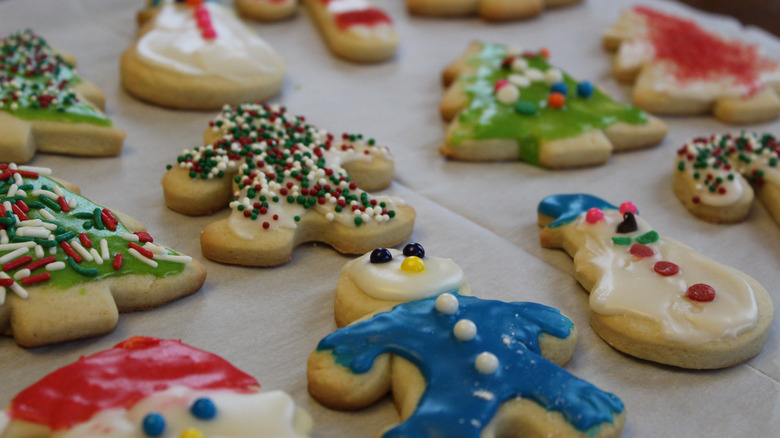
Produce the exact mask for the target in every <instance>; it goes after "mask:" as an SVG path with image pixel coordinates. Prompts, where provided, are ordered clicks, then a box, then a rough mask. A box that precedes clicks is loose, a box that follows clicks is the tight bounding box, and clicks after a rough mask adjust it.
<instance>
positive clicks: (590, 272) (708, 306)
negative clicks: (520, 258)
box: [539, 194, 774, 369]
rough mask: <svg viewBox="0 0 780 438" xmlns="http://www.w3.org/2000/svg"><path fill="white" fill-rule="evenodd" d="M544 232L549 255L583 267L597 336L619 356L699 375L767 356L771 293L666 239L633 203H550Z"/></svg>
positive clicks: (584, 199) (562, 198)
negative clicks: (562, 254)
mask: <svg viewBox="0 0 780 438" xmlns="http://www.w3.org/2000/svg"><path fill="white" fill-rule="evenodd" d="M539 224H540V225H542V226H544V228H543V229H542V231H541V243H542V246H544V247H546V248H563V249H564V250H565V251H566V252H567V253H568V254H569V255H570V256H572V258H573V259H574V263H575V268H576V269H575V272H576V274H575V275H576V278H577V281H579V283H580V284H581V285H582V287H584V288H585V289H586V290H587V291H588V292H589V293H590V308H591V311H590V322H591V325H592V326H593V330H594V331H595V332H596V333H597V334H598V335H599V336H601V338H603V339H604V340H605V341H606V342H607V343H608V344H610V345H611V346H613V347H614V348H616V349H618V350H620V351H622V352H624V353H627V354H630V355H632V356H635V357H638V358H641V359H647V360H651V361H654V362H659V363H663V364H667V365H674V366H678V367H682V368H692V369H709V368H724V367H729V366H732V365H736V364H738V363H740V362H744V361H746V360H748V359H750V358H751V357H753V356H755V355H756V354H758V353H759V352H760V351H761V349H762V348H763V346H764V343H765V342H766V339H767V335H768V334H769V328H770V325H771V323H772V317H773V314H774V310H773V307H772V300H771V298H770V297H769V295H768V294H767V291H766V289H764V287H763V286H761V285H760V284H759V283H758V282H757V281H756V280H754V279H753V278H751V277H749V276H748V275H746V274H745V273H743V272H741V271H738V270H736V269H734V268H731V267H728V266H725V265H722V264H720V263H718V262H716V261H714V260H712V259H710V258H709V257H707V256H705V255H703V254H700V253H698V252H696V251H695V250H694V249H692V248H690V247H687V246H685V245H683V244H681V243H679V242H676V241H674V240H672V239H669V238H667V237H663V236H661V235H660V234H659V233H658V232H657V231H655V230H654V229H653V228H652V227H651V226H650V225H649V224H648V223H647V222H645V221H644V220H643V219H642V218H641V217H640V216H639V214H638V212H637V209H636V206H634V204H633V203H630V202H626V203H623V204H621V205H620V207H616V206H614V205H611V204H609V203H607V202H605V201H604V200H602V199H600V198H597V197H595V196H591V195H586V194H576V195H555V196H550V197H547V198H545V199H544V200H542V202H541V203H540V204H539Z"/></svg>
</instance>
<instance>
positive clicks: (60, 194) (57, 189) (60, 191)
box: [51, 186, 65, 197]
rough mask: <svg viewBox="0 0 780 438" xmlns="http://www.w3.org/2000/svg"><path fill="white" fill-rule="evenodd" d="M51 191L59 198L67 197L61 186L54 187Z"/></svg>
mask: <svg viewBox="0 0 780 438" xmlns="http://www.w3.org/2000/svg"><path fill="white" fill-rule="evenodd" d="M51 190H52V191H53V192H54V193H56V194H57V196H58V197H59V196H65V193H63V191H62V189H61V188H60V186H54V187H52V188H51Z"/></svg>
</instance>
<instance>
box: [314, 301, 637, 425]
mask: <svg viewBox="0 0 780 438" xmlns="http://www.w3.org/2000/svg"><path fill="white" fill-rule="evenodd" d="M456 297H457V299H458V301H459V303H460V304H459V307H458V311H457V312H456V313H455V314H454V315H445V314H442V313H440V312H438V311H437V310H436V309H435V300H436V298H435V297H433V298H428V299H425V300H420V301H413V302H410V303H404V304H399V305H398V306H396V307H395V308H393V310H391V311H389V312H385V313H380V314H377V315H376V316H374V317H373V318H371V319H369V320H366V321H363V322H360V323H358V324H355V325H351V326H348V327H344V328H342V329H340V330H338V331H336V332H334V333H332V334H331V335H329V336H327V337H325V338H324V339H323V340H322V341H320V343H319V345H318V346H317V349H318V350H333V351H332V354H333V356H334V358H335V360H336V362H337V363H339V364H341V365H343V366H345V367H347V368H350V369H351V370H352V371H353V372H355V373H364V372H366V371H368V370H369V369H370V368H371V366H372V364H373V361H374V359H375V358H376V357H377V356H378V355H380V354H383V353H388V352H389V353H394V354H398V355H400V356H402V357H404V358H405V359H407V360H409V361H410V362H412V363H413V364H415V365H416V366H417V367H418V368H419V369H420V372H421V373H422V375H423V377H424V378H425V380H426V382H427V387H426V390H425V393H424V394H423V395H422V397H421V399H420V402H419V404H418V406H417V410H416V411H415V412H414V414H413V415H412V416H411V417H410V418H409V419H408V420H407V421H405V422H404V423H401V424H400V425H398V426H397V427H395V428H393V429H391V430H389V431H388V432H387V433H385V435H384V437H385V438H391V437H439V436H442V437H464V438H466V437H474V438H477V437H479V435H480V431H481V430H482V428H483V427H484V426H485V425H487V423H488V422H490V420H491V419H492V418H493V416H494V415H495V414H496V411H497V410H498V408H499V406H500V405H501V404H502V403H503V402H505V401H508V400H511V399H513V398H515V397H522V398H527V399H531V400H533V401H535V402H537V403H539V404H540V405H541V406H543V407H545V408H546V409H548V410H551V411H558V412H561V413H562V414H563V416H564V418H565V419H566V420H567V421H568V422H569V423H571V424H572V425H573V426H574V427H575V428H577V429H579V430H580V431H584V432H585V431H588V430H589V429H591V428H596V427H598V426H599V425H600V424H602V423H604V422H608V423H611V422H612V415H613V413H620V412H622V411H623V403H622V402H621V401H620V399H619V398H617V397H616V396H614V395H612V394H610V393H607V392H604V391H601V390H600V389H598V388H596V387H595V386H594V385H592V384H590V383H588V382H586V381H584V380H581V379H578V378H577V377H574V376H573V375H571V374H569V373H568V372H567V371H566V370H564V369H563V368H561V367H559V366H558V365H556V364H555V363H553V362H551V361H549V360H547V359H545V358H543V357H541V352H540V349H539V342H538V338H539V336H544V335H545V334H547V335H552V336H555V337H558V338H566V337H568V336H569V335H570V333H571V330H572V329H573V328H574V324H573V323H572V322H571V321H570V320H569V319H568V318H566V317H565V316H563V315H561V313H560V312H559V311H558V310H556V309H553V308H551V307H547V306H543V305H541V304H536V303H505V302H501V301H490V300H482V299H479V298H476V297H466V296H460V295H456ZM464 318H465V319H469V320H471V321H473V322H474V323H475V324H476V326H477V336H476V338H474V339H473V340H471V341H458V340H457V339H456V338H455V336H454V335H453V332H452V330H453V327H454V325H455V323H456V322H457V321H459V320H461V319H464ZM485 351H487V352H490V353H493V354H494V355H495V356H496V357H497V358H498V360H499V368H498V370H496V372H495V373H493V374H481V373H480V372H478V371H477V369H476V368H475V366H474V361H475V359H476V357H477V355H479V354H480V353H482V352H485ZM476 391H479V393H477V392H476ZM486 393H490V394H492V395H493V397H492V398H491V397H484V396H482V397H481V396H479V395H484V394H486Z"/></svg>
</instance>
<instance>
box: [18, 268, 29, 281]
mask: <svg viewBox="0 0 780 438" xmlns="http://www.w3.org/2000/svg"><path fill="white" fill-rule="evenodd" d="M30 274H32V271H30V270H29V269H20V270H18V271H16V274H14V280H16V281H20V280H21V279H23V278H27V277H29V276H30Z"/></svg>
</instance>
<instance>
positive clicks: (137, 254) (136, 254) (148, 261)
mask: <svg viewBox="0 0 780 438" xmlns="http://www.w3.org/2000/svg"><path fill="white" fill-rule="evenodd" d="M127 252H129V253H130V255H131V256H133V257H135V258H137V259H138V260H140V261H142V262H144V263H146V264H147V265H149V266H151V267H153V268H156V267H157V262H155V261H154V260H152V259H148V258H146V257H144V256H142V255H141V253H140V252H138V251H136V250H135V248H130V249H128V250H127Z"/></svg>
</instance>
